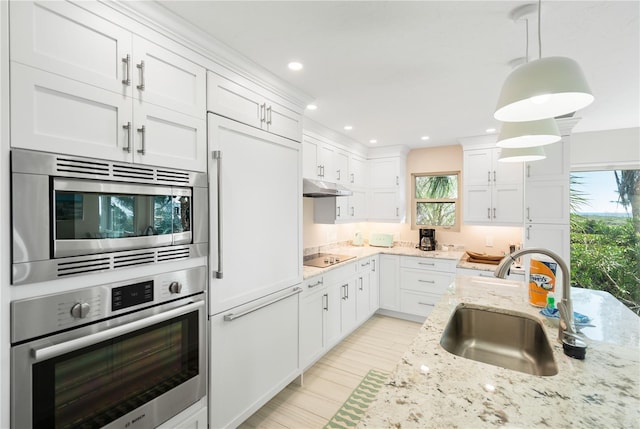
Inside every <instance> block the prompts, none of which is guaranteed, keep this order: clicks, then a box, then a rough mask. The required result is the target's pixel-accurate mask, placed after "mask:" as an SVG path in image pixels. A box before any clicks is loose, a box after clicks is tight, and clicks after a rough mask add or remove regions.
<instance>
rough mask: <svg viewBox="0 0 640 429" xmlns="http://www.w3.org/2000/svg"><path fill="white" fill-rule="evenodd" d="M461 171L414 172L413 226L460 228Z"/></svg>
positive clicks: (455, 229)
mask: <svg viewBox="0 0 640 429" xmlns="http://www.w3.org/2000/svg"><path fill="white" fill-rule="evenodd" d="M459 174H460V172H438V173H413V174H412V175H411V176H412V177H411V178H412V180H411V182H412V187H413V190H412V208H413V216H412V220H413V227H414V228H435V229H448V230H453V231H459V230H460V204H459V203H458V195H459V194H460V192H459V184H460V181H459V180H458V176H459Z"/></svg>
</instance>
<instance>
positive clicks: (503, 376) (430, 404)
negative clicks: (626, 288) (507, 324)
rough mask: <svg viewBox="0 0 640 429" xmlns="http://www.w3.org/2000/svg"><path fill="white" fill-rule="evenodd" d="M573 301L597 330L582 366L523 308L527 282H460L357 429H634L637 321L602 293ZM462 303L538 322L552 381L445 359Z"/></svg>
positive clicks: (638, 410)
mask: <svg viewBox="0 0 640 429" xmlns="http://www.w3.org/2000/svg"><path fill="white" fill-rule="evenodd" d="M572 294H573V297H572V298H573V303H574V310H575V311H577V312H580V313H583V314H586V315H589V316H590V317H591V318H592V323H593V324H594V325H596V327H595V328H583V329H582V332H583V334H584V335H586V338H585V342H586V343H587V344H588V349H587V355H586V359H585V360H583V361H581V360H576V359H572V358H569V357H567V356H565V355H564V353H563V351H562V346H561V344H560V343H559V342H558V341H557V327H555V326H554V325H553V324H552V323H550V322H549V321H547V320H545V318H544V317H543V316H541V315H540V314H539V309H538V308H535V307H533V306H531V305H529V304H528V302H527V301H526V291H525V287H524V283H523V282H513V281H506V280H498V279H496V280H493V279H485V278H482V277H468V276H458V277H456V281H455V283H454V284H453V285H452V286H451V287H450V290H449V292H448V293H447V294H446V295H445V296H444V297H443V298H442V300H441V301H440V303H439V304H438V305H437V306H436V307H435V308H434V310H433V312H432V313H431V314H430V315H429V317H428V319H427V320H426V322H425V323H424V325H423V326H422V327H421V328H420V331H419V333H418V335H417V336H416V338H415V340H414V341H413V343H412V345H411V347H410V348H409V350H408V351H407V352H406V353H405V354H404V356H403V358H402V360H401V361H400V362H399V363H398V365H397V367H396V369H395V370H394V372H393V373H392V374H391V376H390V379H389V381H388V383H387V384H386V385H385V386H384V387H383V388H382V390H381V391H380V392H379V394H378V396H377V398H376V401H375V402H374V403H373V404H371V406H370V407H369V409H368V411H367V414H366V416H365V417H364V418H363V420H361V422H360V424H359V425H358V428H360V429H362V428H375V429H381V428H405V429H406V428H421V429H422V428H483V427H512V428H580V429H583V428H638V427H640V339H639V336H640V318H638V317H637V316H636V315H635V314H634V313H633V312H631V311H630V310H629V309H627V308H626V307H625V306H624V305H622V304H621V303H620V302H619V301H617V300H616V299H615V298H613V297H612V296H611V295H610V294H608V293H605V292H599V291H589V290H584V289H576V288H572ZM459 303H473V304H476V305H486V306H491V307H497V308H500V309H506V310H505V312H514V311H515V312H522V313H526V314H530V315H532V316H534V317H537V318H539V319H540V320H542V321H543V325H544V328H545V331H546V334H547V336H548V338H549V341H550V343H551V346H552V349H553V353H554V359H555V361H556V364H557V366H558V374H557V375H554V376H549V377H543V376H534V375H528V374H524V373H520V372H517V371H513V370H509V369H505V368H501V367H497V366H493V365H489V364H485V363H480V362H476V361H473V360H469V359H465V358H462V357H458V356H455V355H453V354H451V353H449V352H447V351H446V350H444V349H443V348H442V346H440V337H441V336H442V332H443V330H444V327H445V325H446V324H447V321H448V320H449V317H450V315H451V313H452V312H453V310H454V309H455V307H456V306H457V305H458V304H459ZM603 340H604V341H603Z"/></svg>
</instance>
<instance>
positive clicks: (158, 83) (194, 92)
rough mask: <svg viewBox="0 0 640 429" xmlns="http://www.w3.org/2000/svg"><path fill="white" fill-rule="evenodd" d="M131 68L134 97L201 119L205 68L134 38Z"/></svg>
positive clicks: (143, 40)
mask: <svg viewBox="0 0 640 429" xmlns="http://www.w3.org/2000/svg"><path fill="white" fill-rule="evenodd" d="M133 58H134V62H135V64H132V65H131V73H132V75H133V79H132V81H133V88H134V96H135V98H137V99H139V100H140V101H143V102H145V103H152V104H155V105H158V106H162V107H165V108H167V109H171V110H175V111H178V112H181V113H184V114H186V115H190V116H194V117H196V118H202V119H204V118H205V116H206V114H207V109H206V103H205V97H206V86H205V85H206V82H205V69H204V68H203V67H200V66H199V65H196V64H194V63H192V62H191V61H189V60H186V59H184V58H183V57H181V56H179V55H176V54H174V53H173V52H171V51H169V50H167V49H165V48H163V47H161V46H158V45H156V44H155V43H151V42H149V41H148V40H146V39H143V38H141V37H137V36H134V39H133Z"/></svg>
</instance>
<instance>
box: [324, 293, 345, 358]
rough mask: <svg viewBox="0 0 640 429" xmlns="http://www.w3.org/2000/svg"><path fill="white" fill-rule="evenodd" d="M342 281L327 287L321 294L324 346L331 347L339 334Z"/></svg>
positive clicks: (337, 339)
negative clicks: (322, 300) (322, 301)
mask: <svg viewBox="0 0 640 429" xmlns="http://www.w3.org/2000/svg"><path fill="white" fill-rule="evenodd" d="M341 298H342V283H335V284H332V285H330V286H329V287H328V288H327V291H326V292H325V293H324V295H323V299H324V304H323V310H324V319H323V329H324V345H325V347H326V348H331V347H333V346H334V345H335V344H336V343H337V342H338V341H339V340H340V334H341V324H340V313H341V307H342V299H341Z"/></svg>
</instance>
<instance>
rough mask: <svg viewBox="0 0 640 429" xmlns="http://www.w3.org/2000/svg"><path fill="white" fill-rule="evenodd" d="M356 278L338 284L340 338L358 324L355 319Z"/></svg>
mask: <svg viewBox="0 0 640 429" xmlns="http://www.w3.org/2000/svg"><path fill="white" fill-rule="evenodd" d="M356 280H357V279H356V278H353V277H352V278H351V279H349V280H348V281H346V280H345V281H344V282H341V283H340V294H341V296H340V298H341V299H340V319H341V323H340V332H341V336H345V335H347V334H348V333H350V332H351V331H353V329H354V328H355V327H356V325H357V324H358V319H357V313H356V311H357V306H356V304H357V303H356V300H357V299H358V298H357V292H356Z"/></svg>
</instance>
